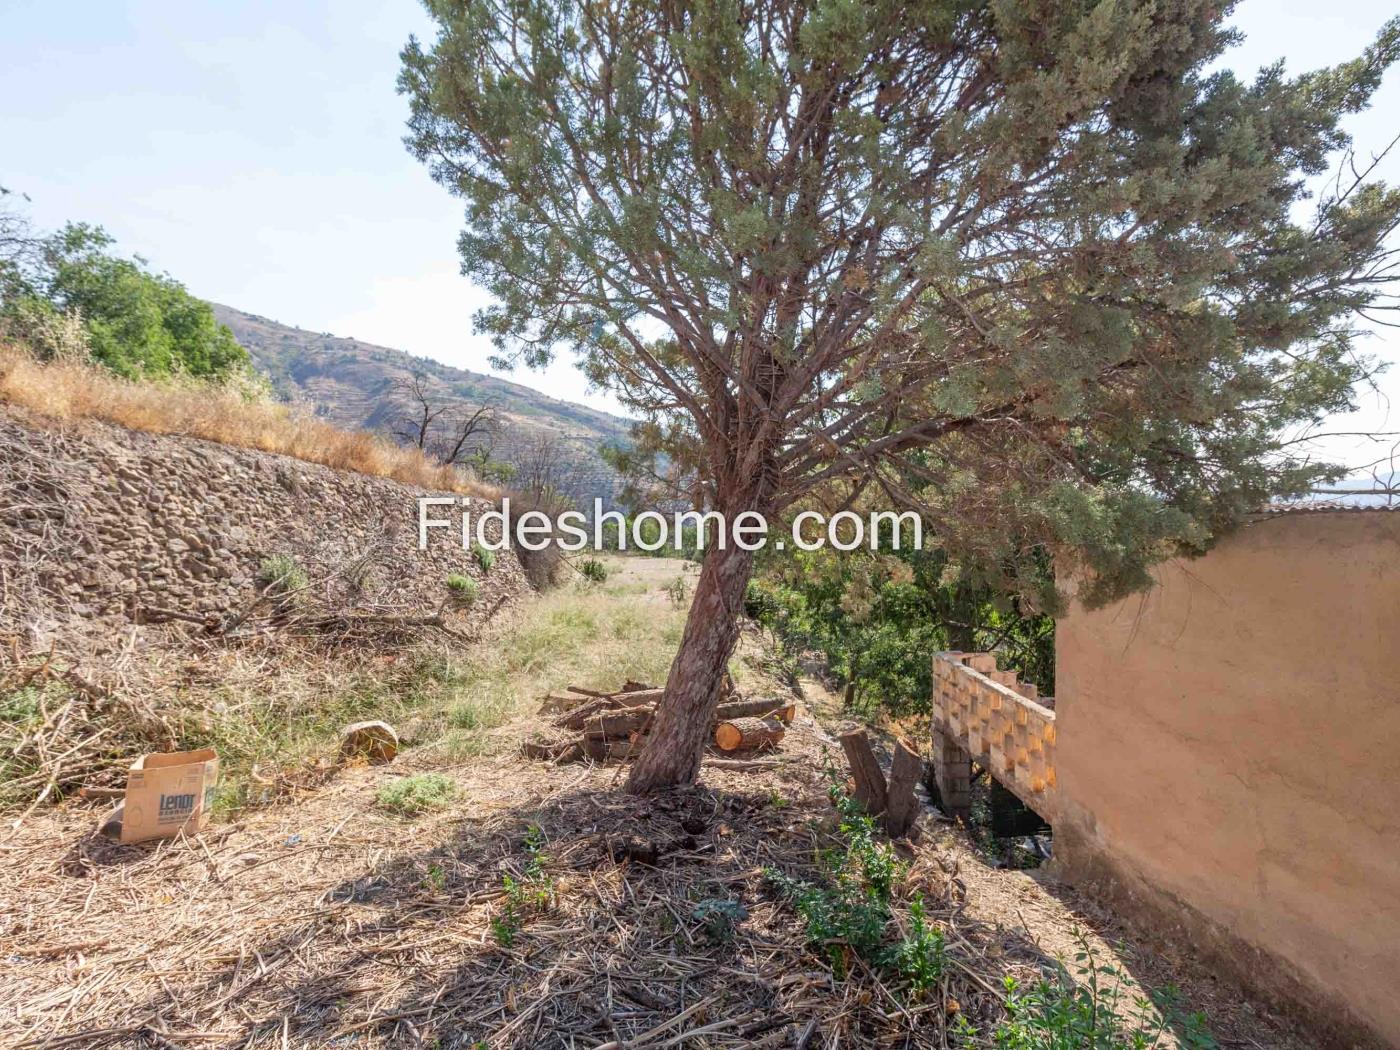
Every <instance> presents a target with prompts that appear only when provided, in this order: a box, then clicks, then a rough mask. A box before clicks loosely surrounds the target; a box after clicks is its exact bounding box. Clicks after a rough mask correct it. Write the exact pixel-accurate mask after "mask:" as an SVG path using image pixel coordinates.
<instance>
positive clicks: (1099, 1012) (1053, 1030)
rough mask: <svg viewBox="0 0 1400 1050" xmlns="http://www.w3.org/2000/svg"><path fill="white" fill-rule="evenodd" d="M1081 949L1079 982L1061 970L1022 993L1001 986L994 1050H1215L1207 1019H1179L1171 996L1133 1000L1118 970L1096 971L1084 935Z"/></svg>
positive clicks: (1010, 983)
mask: <svg viewBox="0 0 1400 1050" xmlns="http://www.w3.org/2000/svg"><path fill="white" fill-rule="evenodd" d="M1079 944H1080V950H1079V952H1078V953H1077V954H1076V955H1075V960H1076V970H1077V973H1078V980H1076V979H1075V978H1074V977H1072V976H1071V975H1070V973H1069V971H1068V970H1066V969H1065V968H1064V967H1063V966H1058V967H1057V969H1056V971H1055V973H1054V974H1053V975H1052V976H1050V977H1047V978H1044V979H1042V980H1040V981H1038V982H1037V983H1036V984H1035V985H1034V986H1032V987H1030V988H1027V989H1024V990H1023V989H1022V988H1021V987H1020V985H1019V983H1018V982H1017V981H1016V979H1015V978H1014V977H1007V978H1005V979H1004V981H1003V982H1002V983H1003V987H1004V988H1005V990H1006V1001H1005V1006H1006V1018H1005V1020H1003V1021H1002V1022H1001V1023H1000V1024H999V1025H997V1027H996V1029H995V1031H994V1032H993V1033H992V1045H993V1046H994V1047H996V1048H997V1050H1151V1048H1153V1047H1159V1046H1165V1045H1174V1046H1178V1047H1181V1048H1182V1050H1218V1044H1217V1043H1216V1041H1215V1039H1214V1037H1213V1036H1212V1035H1211V1034H1210V1032H1209V1031H1208V1030H1207V1028H1206V1019H1205V1016H1204V1015H1203V1014H1199V1013H1195V1014H1186V1013H1183V1012H1182V1011H1181V1009H1180V1005H1179V995H1178V993H1177V991H1176V989H1174V988H1166V989H1162V990H1159V991H1156V992H1154V993H1152V994H1151V995H1136V994H1130V993H1129V992H1128V991H1126V990H1125V989H1126V988H1127V987H1129V983H1128V982H1129V978H1128V977H1127V975H1126V974H1124V973H1123V971H1122V970H1120V969H1119V968H1117V967H1113V966H1103V965H1100V964H1099V961H1098V960H1097V959H1096V958H1095V956H1094V952H1093V950H1092V949H1091V947H1090V945H1089V943H1088V940H1087V938H1085V937H1084V936H1083V935H1082V934H1080V937H1079ZM1104 978H1108V980H1107V981H1105V980H1104ZM966 1034H971V1033H970V1032H967V1033H966Z"/></svg>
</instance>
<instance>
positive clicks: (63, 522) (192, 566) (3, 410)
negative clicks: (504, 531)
mask: <svg viewBox="0 0 1400 1050" xmlns="http://www.w3.org/2000/svg"><path fill="white" fill-rule="evenodd" d="M429 494H430V493H428V492H426V491H425V490H420V489H416V488H413V487H411V486H408V485H404V484H401V483H399V482H396V481H391V480H389V479H386V478H377V477H368V476H366V475H362V474H356V473H352V472H348V471H338V470H333V469H331V468H329V467H324V466H320V465H317V464H312V463H307V462H304V461H302V460H297V459H292V458H290V457H288V456H282V455H274V454H270V453H265V452H257V451H253V450H249V449H242V448H234V447H230V446H226V445H219V444H214V443H212V442H208V441H202V440H198V439H195V438H187V437H178V436H168V435H156V434H149V433H142V432H137V431H130V430H126V429H124V428H121V427H116V426H111V425H108V424H103V423H96V422H92V421H84V422H82V423H78V424H62V425H61V424H59V423H58V422H57V421H54V420H50V419H47V418H46V417H40V416H35V415H32V414H30V413H27V412H22V411H20V410H17V409H15V408H13V407H9V406H3V405H0V636H5V635H8V636H10V637H12V638H16V639H17V640H18V642H19V644H21V645H22V646H24V647H25V648H28V649H41V648H46V647H47V646H48V645H50V644H53V643H54V642H55V641H57V640H60V639H63V638H65V637H71V636H81V637H85V638H87V639H88V642H89V644H92V645H97V646H106V645H108V644H117V640H118V639H119V637H120V633H121V632H120V631H117V630H114V629H116V628H121V627H123V626H124V625H127V624H132V623H136V622H139V621H141V620H143V619H146V618H147V615H146V613H147V611H149V610H151V609H161V610H174V611H177V612H182V613H187V614H191V615H206V614H217V613H219V612H221V611H225V610H231V609H236V608H239V607H240V606H242V605H243V604H246V603H247V602H248V601H250V600H251V599H253V598H254V597H255V596H256V594H257V587H258V574H259V570H260V567H261V566H262V565H263V563H264V562H265V561H266V560H267V559H268V558H270V557H272V556H274V555H288V556H290V557H292V558H294V559H295V560H296V562H297V564H298V565H299V566H301V567H302V568H303V569H304V570H305V572H306V574H307V576H308V577H309V578H310V580H311V581H313V586H312V588H311V591H312V593H313V594H314V595H315V596H316V597H319V598H323V599H326V600H328V601H333V602H335V603H337V604H348V605H349V606H351V607H354V606H360V607H373V608H375V609H376V610H388V609H392V610H395V611H401V612H405V613H408V612H427V611H430V610H432V609H434V608H435V607H436V606H437V605H438V603H440V602H441V601H442V599H443V597H444V596H445V595H446V590H445V581H446V578H447V576H448V575H449V574H450V573H460V574H463V575H466V576H470V577H473V578H476V579H478V580H479V582H480V584H481V592H480V596H479V598H478V600H477V602H476V603H475V605H474V606H473V610H472V612H471V613H468V614H466V616H465V617H463V618H462V620H461V623H460V625H462V626H465V625H467V624H469V623H470V621H471V619H472V617H473V616H477V617H479V616H482V615H485V612H486V611H487V610H490V609H492V608H493V607H495V606H497V605H499V604H500V603H501V602H502V601H503V600H508V599H510V598H511V597H513V596H515V595H518V594H520V593H522V592H524V591H526V590H528V584H527V583H526V581H525V578H524V575H523V573H522V571H521V568H520V565H519V562H518V561H517V559H516V557H515V554H514V552H512V551H509V550H506V551H501V552H499V553H498V554H497V557H496V561H495V564H494V565H493V566H492V568H491V570H490V571H489V572H483V571H482V570H481V568H480V567H479V566H478V565H477V562H476V559H475V558H474V557H473V556H472V555H471V553H470V552H468V551H463V550H462V548H461V544H460V539H459V537H458V536H456V535H455V533H453V530H446V529H439V530H436V531H434V532H433V533H432V534H431V543H430V547H429V549H428V550H427V551H419V550H418V549H417V542H418V536H417V503H416V500H417V498H418V497H419V496H422V495H429ZM489 506H490V505H489V504H487V503H485V502H483V501H480V500H473V501H472V502H471V510H472V512H473V513H474V514H479V513H481V512H482V511H484V510H487V509H489ZM434 513H435V514H440V513H441V510H440V509H439V510H435V512H434ZM449 533H451V534H449ZM351 567H353V571H348V570H349V569H350V568H351Z"/></svg>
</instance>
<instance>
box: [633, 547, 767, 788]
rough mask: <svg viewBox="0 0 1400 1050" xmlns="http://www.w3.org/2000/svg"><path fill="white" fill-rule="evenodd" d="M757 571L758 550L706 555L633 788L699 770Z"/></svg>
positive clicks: (690, 776) (687, 779) (689, 776)
mask: <svg viewBox="0 0 1400 1050" xmlns="http://www.w3.org/2000/svg"><path fill="white" fill-rule="evenodd" d="M752 571H753V552H752V551H746V550H740V549H738V548H736V547H735V546H733V545H732V544H730V545H729V546H728V547H727V549H725V550H720V549H719V548H718V547H712V548H711V549H710V550H709V552H708V553H707V554H706V555H705V562H704V565H703V566H702V567H701V569H700V582H699V583H698V584H696V587H695V599H694V601H693V602H692V603H691V606H690V615H689V617H688V618H687V619H686V621H685V632H684V633H683V634H682V635H681V645H680V649H679V650H678V651H677V653H676V659H675V662H674V663H672V664H671V674H670V676H669V677H668V678H667V679H666V692H665V695H664V696H663V697H662V698H661V703H660V704H658V705H657V708H656V720H655V721H654V722H653V723H652V727H651V733H650V735H649V737H648V743H647V746H646V750H644V751H643V752H642V755H641V757H640V758H639V759H637V761H636V762H634V763H633V765H632V771H631V773H630V774H629V775H628V777H627V790H628V791H631V792H632V793H634V794H643V793H645V792H648V791H653V790H655V789H657V788H662V787H669V786H671V785H673V784H689V783H692V782H693V781H694V780H695V778H696V776H698V775H699V773H700V756H701V753H702V752H703V750H704V747H705V743H706V741H707V740H708V739H709V736H710V725H711V721H712V719H713V717H714V713H715V706H716V705H717V704H718V702H719V695H720V683H721V682H722V681H723V680H724V672H725V669H726V667H727V666H728V664H729V656H730V654H731V653H733V651H734V643H735V642H736V641H737V640H738V637H739V622H738V621H739V616H740V614H741V613H742V612H743V610H744V588H745V587H746V586H747V585H748V582H749V574H750V573H751V572H752Z"/></svg>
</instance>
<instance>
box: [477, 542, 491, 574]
mask: <svg viewBox="0 0 1400 1050" xmlns="http://www.w3.org/2000/svg"><path fill="white" fill-rule="evenodd" d="M472 554H473V555H474V556H475V557H476V563H477V565H479V566H480V567H481V571H482V572H490V571H491V566H493V565H495V564H496V552H495V551H492V550H487V549H486V548H485V547H483V546H482V545H481V544H479V543H473V544H472Z"/></svg>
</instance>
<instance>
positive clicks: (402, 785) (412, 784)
mask: <svg viewBox="0 0 1400 1050" xmlns="http://www.w3.org/2000/svg"><path fill="white" fill-rule="evenodd" d="M456 791H457V785H456V784H455V783H453V782H452V781H451V780H449V779H448V778H447V777H445V776H443V775H442V774H441V773H415V774H414V775H413V776H411V777H400V778H399V779H398V780H391V781H389V783H387V784H385V785H383V786H382V787H381V788H380V789H379V790H378V791H377V792H375V795H374V799H375V801H376V802H378V803H379V805H380V807H381V808H382V809H387V810H388V811H389V812H390V813H397V814H399V815H400V816H413V815H414V814H417V813H422V812H424V811H426V810H430V809H439V808H441V807H442V806H445V805H447V803H448V802H449V801H450V800H451V798H452V796H453V795H454V794H455V793H456Z"/></svg>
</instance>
